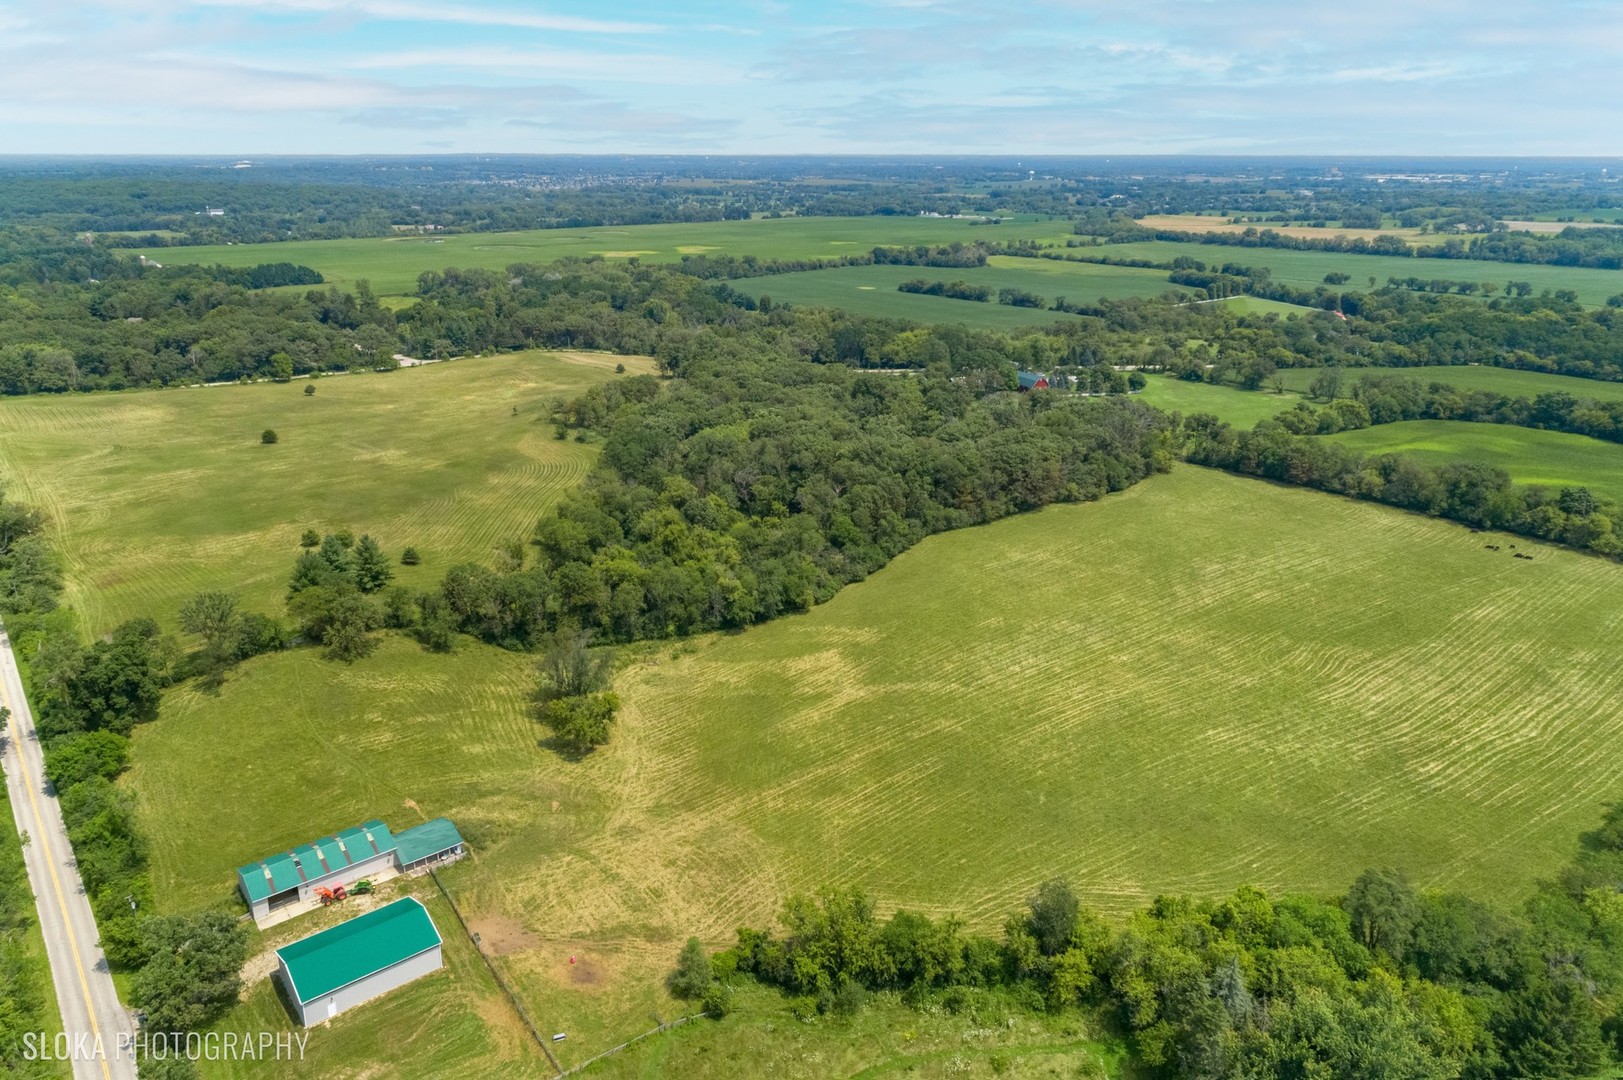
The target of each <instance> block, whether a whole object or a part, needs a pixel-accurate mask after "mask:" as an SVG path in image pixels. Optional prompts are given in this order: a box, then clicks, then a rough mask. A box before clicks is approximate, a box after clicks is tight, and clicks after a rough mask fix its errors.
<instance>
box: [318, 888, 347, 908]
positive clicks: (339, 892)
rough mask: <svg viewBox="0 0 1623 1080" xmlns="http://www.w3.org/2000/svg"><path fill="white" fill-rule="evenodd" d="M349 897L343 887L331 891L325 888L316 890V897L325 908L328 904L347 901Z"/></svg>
mask: <svg viewBox="0 0 1623 1080" xmlns="http://www.w3.org/2000/svg"><path fill="white" fill-rule="evenodd" d="M348 895H349V894H348V893H346V892H345V891H344V887H343V886H342V885H340V886H338V887H337V888H336V889H329V888H326V887H325V886H322V887H321V888H318V889H316V896H317V898H319V899H320V900H321V904H322V906H323V907H325V906H326V905H328V904H336V903H338V901H340V900H343V899H345V898H346V897H347V896H348Z"/></svg>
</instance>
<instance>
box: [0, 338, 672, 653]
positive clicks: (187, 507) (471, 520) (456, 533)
mask: <svg viewBox="0 0 1623 1080" xmlns="http://www.w3.org/2000/svg"><path fill="white" fill-rule="evenodd" d="M617 363H625V365H626V366H627V368H628V369H630V370H632V371H639V370H640V371H649V370H652V365H651V363H650V362H649V361H646V360H639V359H637V358H625V357H615V356H606V355H595V354H581V353H515V354H510V355H506V356H500V357H490V358H485V359H469V360H459V361H456V362H454V363H450V364H431V365H426V366H423V367H418V368H407V369H403V370H400V371H395V372H389V373H386V374H381V375H379V374H370V375H349V376H342V377H334V378H326V379H321V380H318V381H316V382H315V383H314V384H311V383H306V382H302V381H299V382H293V383H288V384H280V385H276V384H262V385H257V386H231V387H206V388H202V389H195V390H159V391H140V392H132V393H122V394H101V395H93V396H74V397H29V398H7V399H5V400H4V401H0V485H3V486H4V487H5V488H7V489H8V490H9V491H12V492H13V493H15V494H16V495H17V496H18V497H20V498H22V499H25V500H27V501H29V502H32V503H35V504H36V505H39V506H42V507H44V508H45V509H46V510H47V512H48V513H49V515H50V518H51V525H52V528H53V531H54V532H55V534H56V535H55V539H56V542H57V545H58V548H59V550H61V551H62V552H63V554H64V556H65V558H66V562H67V569H68V577H69V587H68V601H69V602H70V603H71V604H73V605H74V606H75V607H77V608H78V609H79V610H80V611H81V612H82V613H83V615H84V626H85V628H86V629H87V630H89V631H91V632H100V631H102V630H106V629H107V628H109V627H111V626H113V625H116V624H117V623H118V622H120V621H122V620H124V619H127V618H131V617H132V616H136V615H153V616H155V617H157V618H160V619H163V620H172V619H173V618H174V616H175V613H176V611H177V610H178V609H179V607H180V604H181V603H182V602H183V601H184V600H185V599H186V598H187V597H189V596H191V595H192V594H194V593H196V592H199V591H201V590H204V589H229V590H232V591H235V592H237V593H239V594H240V595H241V596H242V599H243V600H244V602H245V603H246V605H247V606H248V607H251V608H257V609H259V610H267V611H268V610H275V611H280V609H281V602H282V593H283V589H284V587H285V585H286V581H287V575H288V572H289V569H290V568H291V566H292V560H293V558H294V556H295V555H297V554H298V539H299V534H300V532H302V531H303V530H304V529H305V528H311V527H313V528H316V529H318V530H320V529H332V528H338V527H341V526H346V525H347V526H349V527H351V528H353V529H354V530H355V531H356V533H357V534H359V533H361V532H371V533H372V534H373V535H374V536H376V537H377V538H378V540H379V542H381V543H382V544H383V545H384V547H385V548H386V549H389V550H390V551H391V552H392V553H393V554H396V555H398V553H399V551H400V548H401V547H402V546H404V545H407V544H411V545H415V546H416V547H417V549H418V550H419V552H420V553H421V554H422V556H423V560H424V562H423V565H422V566H421V567H418V568H415V569H412V568H405V567H400V568H397V572H398V573H399V575H400V577H401V579H402V580H412V581H417V582H419V583H427V582H430V581H435V580H438V578H439V576H440V575H441V574H443V573H444V571H445V569H446V567H448V566H450V565H452V564H453V563H455V562H459V561H463V560H467V559H475V560H479V561H487V560H488V559H489V558H490V556H491V553H492V552H493V551H494V550H495V548H496V547H497V546H499V545H501V544H503V543H506V542H508V541H510V540H513V539H520V538H522V537H524V536H526V535H527V534H528V532H529V530H530V529H531V527H532V526H533V525H534V523H535V521H536V519H537V518H538V517H539V515H540V513H541V511H542V510H544V509H545V508H546V507H547V505H548V504H549V503H550V502H551V501H552V500H553V499H554V498H556V497H557V496H558V495H559V494H560V493H561V492H563V491H565V490H567V489H569V488H571V487H573V486H574V485H575V484H577V483H578V482H579V481H580V479H581V478H582V477H583V476H584V475H585V473H586V470H587V468H588V467H589V466H590V465H591V462H592V460H593V455H594V453H595V449H594V448H593V447H590V446H583V445H579V444H576V443H574V442H560V441H558V440H556V439H554V438H553V430H552V427H551V425H549V424H547V423H546V422H545V418H546V415H547V413H548V411H549V410H548V402H549V401H550V400H551V399H552V398H554V397H557V396H560V395H561V396H570V395H573V394H576V393H579V392H580V391H581V390H583V389H584V388H585V387H587V386H589V385H591V384H592V383H594V382H598V381H601V380H603V379H609V378H614V377H615V376H614V366H615V364H617ZM309 385H314V386H315V387H316V390H317V392H316V394H315V395H314V396H306V394H305V393H304V390H305V387H306V386H309ZM266 428H271V429H273V430H275V431H276V432H277V434H278V437H279V441H278V442H277V443H276V444H275V445H274V446H264V445H261V443H260V432H261V431H262V430H264V429H266Z"/></svg>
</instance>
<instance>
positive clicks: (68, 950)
mask: <svg viewBox="0 0 1623 1080" xmlns="http://www.w3.org/2000/svg"><path fill="white" fill-rule="evenodd" d="M0 704H3V705H5V706H6V708H8V709H10V710H11V717H10V719H9V720H7V721H6V724H5V729H4V731H3V732H0V743H3V744H4V763H5V770H6V788H7V794H8V795H9V796H10V798H11V809H12V813H13V814H14V816H15V817H16V819H17V830H18V832H19V833H20V834H21V835H23V836H26V837H28V843H26V844H24V845H23V862H24V863H25V864H26V865H27V867H28V884H29V886H30V887H31V888H32V889H33V891H34V902H35V904H36V905H37V906H38V908H39V922H40V928H41V929H42V930H43V931H44V932H45V951H46V953H47V955H48V956H49V957H50V961H51V980H52V982H54V983H55V984H56V1000H57V1004H58V1005H59V1006H60V1007H61V1010H62V1026H63V1029H64V1032H65V1034H66V1040H65V1043H64V1046H63V1048H64V1049H66V1050H68V1052H69V1053H70V1054H71V1055H72V1057H73V1076H74V1080H134V1077H135V1063H134V1062H133V1061H132V1060H131V1058H130V1055H129V1050H128V1047H129V1045H130V1040H131V1039H132V1037H133V1034H134V1030H135V1028H134V1024H133V1023H132V1022H131V1019H130V1014H129V1012H128V1011H126V1010H125V1008H124V1006H123V1005H121V1004H120V1003H119V1000H118V993H117V991H115V990H114V989H113V977H112V975H111V974H109V973H108V969H107V957H106V956H104V955H103V954H102V951H101V945H100V944H99V943H98V939H99V937H100V935H98V934H97V932H96V920H95V917H94V916H93V915H92V914H91V912H90V901H89V899H87V898H86V896H85V891H84V884H83V882H81V881H80V880H79V871H78V868H77V866H76V865H75V863H74V860H73V848H72V847H71V846H70V845H69V844H68V834H67V829H66V827H65V826H64V825H63V824H62V810H61V807H59V806H58V805H57V801H56V795H55V793H54V792H52V791H51V790H50V788H49V786H48V785H47V784H46V783H45V766H44V757H43V755H42V754H41V752H40V745H39V735H38V733H37V732H36V731H35V730H34V715H33V713H32V712H31V711H30V710H29V708H28V699H27V698H26V697H24V696H23V685H22V679H21V677H20V676H19V675H18V673H17V661H16V658H15V657H14V656H12V654H11V638H10V637H9V636H8V635H7V634H6V633H5V631H4V629H0ZM52 1049H53V1050H54V1049H55V1046H54V1044H52ZM121 1049H122V1050H123V1052H122V1053H120V1050H121Z"/></svg>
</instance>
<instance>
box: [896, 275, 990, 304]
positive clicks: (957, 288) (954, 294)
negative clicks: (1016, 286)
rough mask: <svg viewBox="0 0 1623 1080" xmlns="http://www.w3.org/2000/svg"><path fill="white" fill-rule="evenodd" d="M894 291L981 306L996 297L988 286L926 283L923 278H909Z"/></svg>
mask: <svg viewBox="0 0 1623 1080" xmlns="http://www.w3.org/2000/svg"><path fill="white" fill-rule="evenodd" d="M896 291H897V292H905V293H917V294H919V295H921V296H944V297H946V298H947V299H948V300H973V301H975V302H977V303H981V304H984V303H987V302H989V301H990V300H991V299H992V298H993V297H994V296H996V295H997V290H996V289H994V288H992V287H991V286H990V285H971V284H970V283H969V282H967V281H926V280H924V279H923V278H909V279H908V280H906V281H904V282H902V283H901V284H900V285H898V286H896Z"/></svg>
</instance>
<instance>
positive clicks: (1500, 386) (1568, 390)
mask: <svg viewBox="0 0 1623 1080" xmlns="http://www.w3.org/2000/svg"><path fill="white" fill-rule="evenodd" d="M1323 370H1324V369H1322V368H1286V369H1285V370H1283V371H1281V372H1280V373H1279V374H1280V377H1281V378H1283V379H1284V380H1285V386H1286V388H1288V389H1290V390H1295V391H1296V392H1297V393H1302V394H1305V393H1307V391H1308V387H1309V386H1310V385H1312V382H1313V380H1314V379H1315V378H1317V377H1318V376H1319V375H1321V374H1323ZM1338 370H1339V371H1340V372H1341V376H1342V388H1341V392H1342V393H1343V394H1345V393H1347V392H1348V391H1349V390H1351V388H1352V384H1353V383H1354V382H1356V381H1357V380H1358V379H1359V378H1361V377H1362V376H1365V375H1373V376H1375V377H1377V378H1400V379H1416V380H1418V381H1420V382H1423V383H1433V382H1440V383H1446V384H1448V385H1449V386H1454V387H1458V388H1459V389H1461V390H1491V391H1492V392H1494V393H1496V394H1506V395H1508V396H1510V397H1525V398H1535V397H1538V396H1539V395H1540V394H1571V395H1572V396H1573V397H1577V398H1592V399H1594V400H1596V401H1623V383H1617V382H1606V381H1604V380H1601V379H1580V378H1575V377H1573V376H1571V375H1554V374H1550V373H1548V372H1543V371H1518V370H1516V369H1515V368H1500V367H1487V366H1485V365H1477V364H1455V365H1451V366H1432V367H1401V368H1394V367H1348V368H1339V369H1338Z"/></svg>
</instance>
